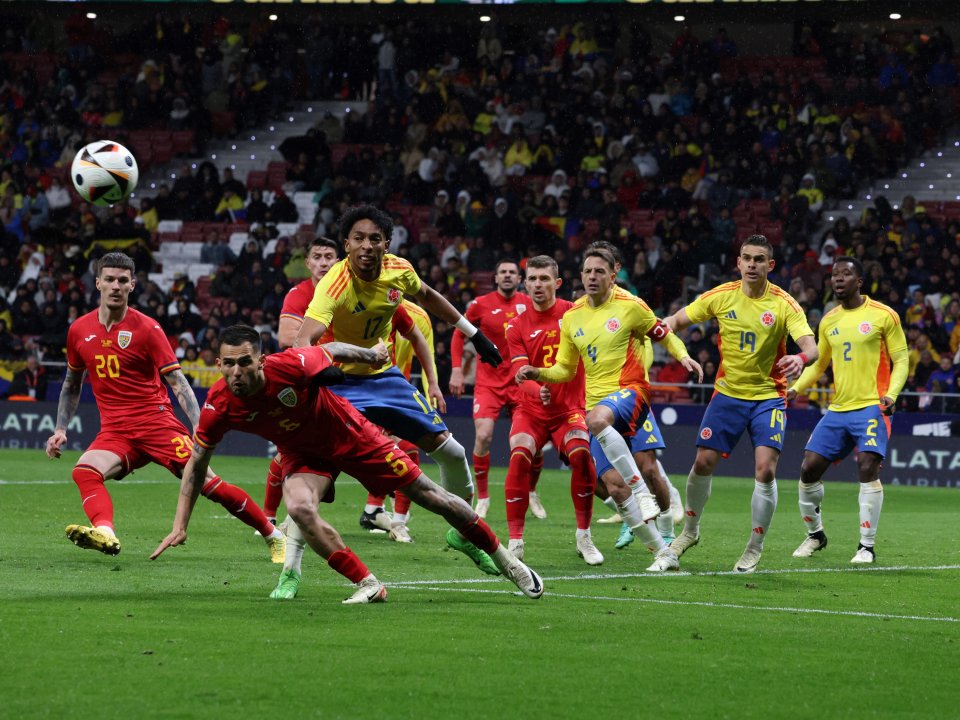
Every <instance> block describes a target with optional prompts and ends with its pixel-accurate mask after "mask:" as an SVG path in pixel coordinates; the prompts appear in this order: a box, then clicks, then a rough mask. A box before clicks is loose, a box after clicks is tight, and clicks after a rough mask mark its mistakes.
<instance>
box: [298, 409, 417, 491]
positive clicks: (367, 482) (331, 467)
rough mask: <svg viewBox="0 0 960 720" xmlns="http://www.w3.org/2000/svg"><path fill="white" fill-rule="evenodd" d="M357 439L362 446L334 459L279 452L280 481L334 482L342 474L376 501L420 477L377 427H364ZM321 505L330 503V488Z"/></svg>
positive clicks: (301, 451)
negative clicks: (304, 476) (318, 478)
mask: <svg viewBox="0 0 960 720" xmlns="http://www.w3.org/2000/svg"><path fill="white" fill-rule="evenodd" d="M359 439H360V440H361V441H362V442H360V443H357V444H356V445H355V446H354V447H353V448H348V449H346V450H345V451H344V452H342V453H341V454H339V455H338V456H335V457H323V456H320V455H317V454H315V453H312V452H310V451H309V450H306V449H303V450H300V449H297V448H292V449H291V448H281V460H280V465H281V468H282V472H283V477H284V478H287V477H288V476H290V475H292V474H293V473H298V472H302V473H310V474H312V475H325V476H327V477H329V478H331V479H332V480H336V479H337V475H339V474H340V473H341V472H343V473H346V474H347V475H350V476H351V477H354V478H356V479H357V480H359V481H360V484H361V485H363V486H364V487H365V488H366V489H367V491H368V492H370V493H371V494H373V495H376V496H378V497H382V496H384V495H387V494H389V493H392V492H394V491H395V490H402V489H403V488H405V487H406V486H407V485H409V484H410V483H412V482H413V481H414V480H416V479H417V478H418V477H420V473H421V471H420V467H419V466H418V465H417V464H416V463H415V462H413V460H411V459H410V456H409V455H407V454H406V453H405V452H403V450H401V449H400V448H399V447H397V444H396V443H395V442H394V441H393V440H391V439H390V438H388V437H385V436H384V435H382V434H381V433H380V432H378V431H377V430H376V426H374V425H372V424H369V423H368V424H367V425H365V426H364V427H363V428H362V430H361V432H360V433H359ZM322 502H333V488H332V487H331V489H330V492H328V493H327V496H326V497H324V498H323V500H322Z"/></svg>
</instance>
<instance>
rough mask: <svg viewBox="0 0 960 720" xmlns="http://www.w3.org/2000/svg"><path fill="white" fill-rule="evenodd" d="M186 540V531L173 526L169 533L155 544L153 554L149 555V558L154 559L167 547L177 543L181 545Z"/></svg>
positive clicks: (174, 545)
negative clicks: (155, 547)
mask: <svg viewBox="0 0 960 720" xmlns="http://www.w3.org/2000/svg"><path fill="white" fill-rule="evenodd" d="M186 541H187V531H186V530H180V529H178V528H174V529H173V530H172V531H171V532H170V534H169V535H167V536H166V537H165V538H164V539H163V542H161V543H160V544H159V545H157V549H156V550H154V551H153V554H152V555H151V556H150V559H151V560H156V559H157V558H158V557H160V555H161V554H162V553H163V551H164V550H166V549H167V548H169V547H176V546H177V545H183V544H184V543H185V542H186Z"/></svg>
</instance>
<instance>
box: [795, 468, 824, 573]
mask: <svg viewBox="0 0 960 720" xmlns="http://www.w3.org/2000/svg"><path fill="white" fill-rule="evenodd" d="M829 467H830V461H829V460H828V459H827V458H825V457H824V456H823V455H820V454H819V453H815V452H812V451H810V450H806V451H804V453H803V463H802V464H801V465H800V484H799V489H798V495H799V505H800V518H801V519H802V520H803V524H804V525H805V526H806V528H807V537H806V539H804V541H803V542H802V543H800V546H799V547H798V548H797V549H796V550H794V551H793V556H794V557H796V558H808V557H812V556H813V554H814V553H815V552H818V551H819V550H823V549H824V548H825V547H826V546H827V534H826V532H825V531H824V529H823V516H822V514H821V512H820V506H821V504H822V503H823V482H822V481H821V478H822V477H823V474H824V473H825V472H826V471H827V468H829Z"/></svg>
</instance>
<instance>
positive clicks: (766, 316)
mask: <svg viewBox="0 0 960 720" xmlns="http://www.w3.org/2000/svg"><path fill="white" fill-rule="evenodd" d="M776 321H777V316H776V315H774V314H773V313H772V312H770V311H769V310H767V311H766V312H764V313H763V315H761V316H760V322H761V323H763V326H764V327H773V324H774V323H775V322H776Z"/></svg>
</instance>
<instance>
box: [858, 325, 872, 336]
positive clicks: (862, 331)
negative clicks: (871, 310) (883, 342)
mask: <svg viewBox="0 0 960 720" xmlns="http://www.w3.org/2000/svg"><path fill="white" fill-rule="evenodd" d="M871 330H873V325H871V324H870V323H868V322H862V323H860V334H861V335H869V334H870V331H871Z"/></svg>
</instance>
